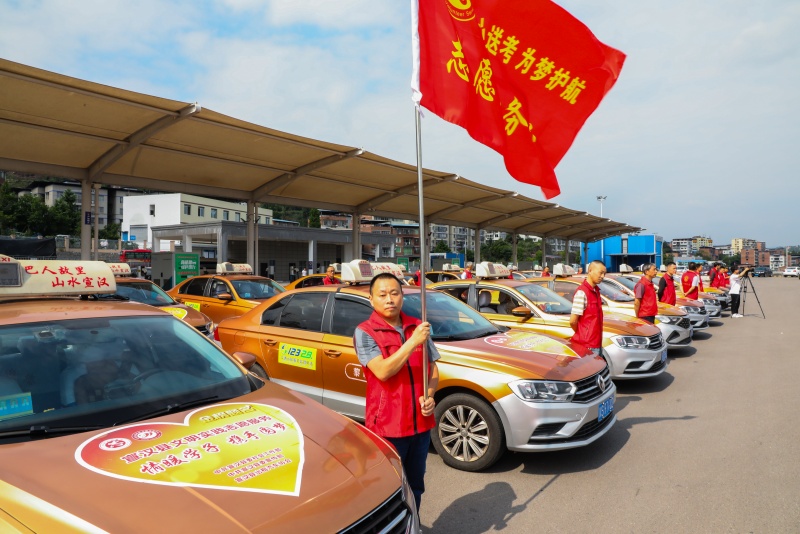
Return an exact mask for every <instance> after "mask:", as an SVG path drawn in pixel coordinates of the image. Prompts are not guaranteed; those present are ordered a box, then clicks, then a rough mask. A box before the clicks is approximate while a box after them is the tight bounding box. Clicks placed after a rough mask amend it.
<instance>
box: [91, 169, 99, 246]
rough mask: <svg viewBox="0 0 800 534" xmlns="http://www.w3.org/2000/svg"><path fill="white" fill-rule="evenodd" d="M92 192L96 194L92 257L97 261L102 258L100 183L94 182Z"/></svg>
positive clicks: (94, 197) (94, 200)
mask: <svg viewBox="0 0 800 534" xmlns="http://www.w3.org/2000/svg"><path fill="white" fill-rule="evenodd" d="M92 194H93V195H94V196H93V205H94V210H92V211H93V212H94V216H93V217H92V221H93V222H94V236H93V237H92V250H94V256H93V257H92V259H93V260H95V261H97V260H99V259H100V250H99V248H100V184H92Z"/></svg>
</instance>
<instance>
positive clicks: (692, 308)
mask: <svg viewBox="0 0 800 534" xmlns="http://www.w3.org/2000/svg"><path fill="white" fill-rule="evenodd" d="M680 308H681V309H682V310H683V311H685V312H686V313H700V308H698V307H697V306H681V307H680Z"/></svg>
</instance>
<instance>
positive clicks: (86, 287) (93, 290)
mask: <svg viewBox="0 0 800 534" xmlns="http://www.w3.org/2000/svg"><path fill="white" fill-rule="evenodd" d="M116 290H117V283H116V281H115V280H114V273H113V271H112V270H111V269H110V268H109V266H108V264H107V263H105V262H102V261H82V260H16V259H14V258H11V257H9V256H0V297H10V296H15V297H21V296H47V297H53V296H63V295H93V294H100V293H114V292H116Z"/></svg>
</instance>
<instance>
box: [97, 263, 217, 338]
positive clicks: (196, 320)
mask: <svg viewBox="0 0 800 534" xmlns="http://www.w3.org/2000/svg"><path fill="white" fill-rule="evenodd" d="M108 267H109V268H110V269H111V272H113V273H114V277H115V279H116V282H117V291H116V292H115V293H102V294H99V295H94V296H93V298H96V299H98V300H123V301H125V300H129V301H133V302H141V303H142V304H147V305H149V306H155V307H157V308H161V309H162V310H164V311H165V312H168V313H171V314H172V315H174V316H175V317H177V318H178V319H181V320H183V321H185V322H186V323H187V324H189V325H191V326H193V327H194V328H196V329H197V330H198V331H199V332H200V333H201V334H203V335H205V336H211V334H212V332H213V331H214V328H213V327H214V323H213V321H211V319H210V318H209V317H208V316H207V315H206V314H204V313H201V312H199V311H197V310H195V309H194V308H191V307H189V306H186V305H185V304H181V303H180V302H178V301H176V300H175V299H173V298H172V297H170V296H169V295H167V293H166V292H165V291H164V290H163V289H161V288H160V287H158V286H157V285H156V284H154V283H153V282H151V281H150V280H145V279H144V278H135V277H133V276H132V275H131V267H130V265H129V264H127V263H109V264H108Z"/></svg>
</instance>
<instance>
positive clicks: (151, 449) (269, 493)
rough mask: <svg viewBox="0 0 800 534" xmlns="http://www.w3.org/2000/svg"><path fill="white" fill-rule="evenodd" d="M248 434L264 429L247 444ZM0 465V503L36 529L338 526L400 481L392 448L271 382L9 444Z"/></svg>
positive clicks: (0, 450) (0, 453)
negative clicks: (215, 399) (131, 419)
mask: <svg viewBox="0 0 800 534" xmlns="http://www.w3.org/2000/svg"><path fill="white" fill-rule="evenodd" d="M323 411H324V412H325V413H322V412H323ZM248 420H253V421H255V422H253V423H252V424H250V425H245V426H241V425H242V424H243V423H242V422H246V421H248ZM226 425H227V426H226ZM225 428H229V429H228V430H227V431H223V432H221V433H220V432H219V430H212V429H225ZM260 428H265V429H266V430H265V431H260V430H259V429H260ZM247 431H251V432H252V436H256V437H252V436H251V437H250V438H249V441H247V442H245V443H240V442H239V441H240V438H241V439H245V440H247V439H248V438H247V435H245V432H247ZM273 431H274V432H273ZM206 432H217V433H218V434H219V435H213V436H211V435H208V436H206V437H203V436H205V435H206V434H205V433H206ZM191 436H196V438H192V437H191ZM234 436H237V438H236V439H234ZM228 440H231V441H228ZM376 443H378V444H379V445H380V449H379V448H378V447H376ZM204 444H205V445H204ZM206 445H209V446H208V447H207V446H206ZM214 448H216V449H218V450H217V452H214ZM188 449H194V451H196V452H197V453H199V454H200V455H201V456H202V458H200V459H195V460H193V459H192V456H193V455H192V454H188V455H187V454H185V451H186V450H188ZM170 455H172V456H170ZM280 458H282V459H280ZM287 460H288V461H287ZM0 463H1V464H2V465H3V481H2V483H0V484H2V486H0V509H2V511H4V512H5V513H7V514H9V515H10V516H12V517H14V518H15V519H16V520H17V521H19V522H20V523H22V524H24V525H25V526H26V527H27V528H29V529H31V530H33V531H38V532H46V531H51V532H52V531H54V530H60V531H64V529H61V528H56V527H58V526H59V525H61V526H63V524H62V523H58V521H62V522H64V521H66V523H67V524H72V525H73V528H75V527H77V528H78V529H79V530H81V531H83V530H89V529H88V528H87V526H86V524H88V525H93V526H94V527H96V528H97V529H100V530H103V531H108V532H123V531H134V532H136V531H139V532H145V531H153V530H158V531H165V532H166V531H180V532H185V531H190V530H199V531H204V532H232V531H242V530H244V531H248V532H268V531H269V532H276V531H279V529H286V530H289V529H290V530H291V531H294V532H312V531H318V530H319V528H320V525H325V528H326V529H330V530H331V531H337V530H339V529H342V528H345V527H346V526H348V525H349V524H352V522H354V521H355V520H357V519H359V518H360V517H362V516H364V515H366V514H368V513H369V512H370V511H371V510H373V509H374V508H375V507H376V506H378V505H380V504H381V503H382V502H384V501H385V500H386V499H387V498H388V497H389V496H390V495H392V494H393V493H394V492H395V491H397V490H398V489H399V488H400V480H401V478H400V475H399V474H398V466H399V460H397V457H396V455H395V454H394V452H393V450H392V449H391V448H390V447H389V445H387V444H385V443H384V442H382V441H381V440H379V439H377V438H374V437H371V436H369V435H368V434H367V433H365V432H364V431H363V430H361V429H360V428H358V427H357V426H356V425H355V423H353V422H351V421H350V420H348V419H346V418H344V417H342V416H338V415H334V414H332V412H330V411H328V410H327V409H325V408H323V407H321V406H320V405H318V404H316V403H314V402H313V401H311V400H310V399H306V398H305V397H303V396H302V395H299V394H296V393H293V392H290V391H288V390H286V389H285V388H281V387H280V386H276V385H274V384H267V385H266V386H264V387H263V388H262V389H261V390H259V391H258V392H255V393H252V394H249V395H246V396H244V397H240V398H237V399H234V400H230V401H226V402H223V403H219V404H214V405H209V406H204V407H201V408H196V409H193V410H191V411H187V412H181V413H177V414H173V415H170V416H167V417H161V418H157V419H152V420H148V421H146V422H139V423H135V424H132V425H126V426H122V427H116V428H113V429H111V430H104V431H100V432H90V433H81V434H74V435H69V436H65V437H58V438H51V439H44V440H40V441H29V442H23V443H13V444H4V445H2V446H0ZM282 463H283V465H281V464H282ZM165 465H166V466H167V467H164V466H165ZM148 466H149V470H148ZM158 466H160V467H161V471H160V472H159V467H158ZM260 471H263V473H260ZM150 473H155V474H150ZM254 473H259V474H257V475H255V476H254ZM248 477H249V478H248ZM0 515H2V514H0ZM65 518H66V519H65ZM76 518H78V519H76ZM78 521H84V522H86V524H83V523H81V524H80V525H78V524H76V523H77V522H78Z"/></svg>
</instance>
